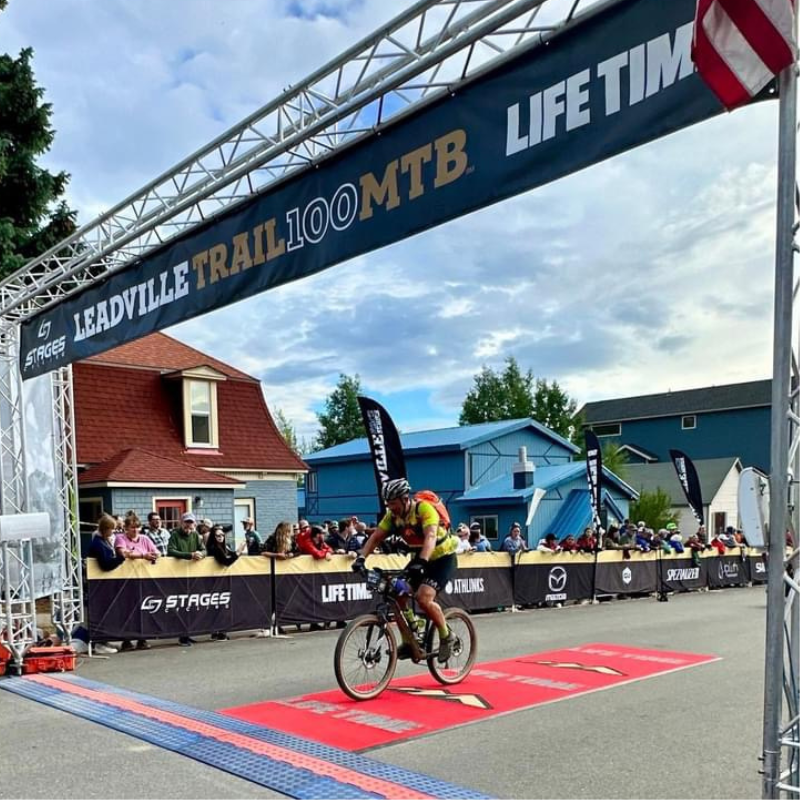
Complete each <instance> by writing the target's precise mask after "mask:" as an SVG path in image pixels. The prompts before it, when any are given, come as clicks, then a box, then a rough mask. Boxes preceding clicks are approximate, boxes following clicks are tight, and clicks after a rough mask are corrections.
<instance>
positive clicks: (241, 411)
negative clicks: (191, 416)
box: [73, 333, 307, 471]
mask: <svg viewBox="0 0 800 800" xmlns="http://www.w3.org/2000/svg"><path fill="white" fill-rule="evenodd" d="M137 352H138V353H140V354H142V356H143V358H142V360H143V361H145V362H146V363H145V364H137V365H134V364H132V363H131V361H132V359H133V357H134V355H135V354H136V353H137ZM200 364H206V365H208V366H210V367H213V368H214V369H216V370H218V371H219V372H222V373H223V374H225V375H226V376H228V379H227V380H224V381H218V382H217V383H216V386H217V409H218V417H219V449H218V450H212V451H202V450H200V449H193V450H189V451H187V450H186V447H185V445H184V438H183V405H182V394H181V381H180V380H168V379H165V378H164V377H162V375H163V374H165V373H169V372H173V371H175V370H180V369H189V368H191V367H196V366H198V365H200ZM73 389H74V394H75V427H76V438H77V449H78V452H77V461H78V463H79V464H89V465H94V464H100V463H102V462H105V461H108V460H109V459H111V458H112V457H114V456H115V455H117V454H118V453H119V452H120V450H125V449H130V448H135V449H140V450H146V451H148V452H149V453H153V454H155V455H158V456H160V457H163V458H172V459H176V460H178V461H181V462H184V463H188V464H191V465H194V466H195V467H210V468H218V469H245V470H253V471H266V470H275V471H297V470H306V469H307V467H306V465H305V464H304V463H303V461H302V460H301V459H300V458H299V457H298V456H297V455H296V454H295V453H294V452H293V451H292V450H291V449H290V448H289V447H288V445H287V444H286V442H285V441H284V439H283V437H282V436H281V434H280V432H279V431H278V429H277V428H276V427H275V423H274V422H273V420H272V416H271V415H270V413H269V410H268V409H267V404H266V402H265V401H264V396H263V394H262V393H261V384H260V383H259V382H258V381H257V380H256V379H255V378H251V377H250V376H249V375H245V374H244V373H243V372H239V371H238V370H235V369H233V368H232V367H229V366H228V365H227V364H224V363H222V362H221V361H218V360H216V359H214V358H211V357H210V356H206V355H205V354H203V353H201V352H200V351H198V350H194V349H193V348H191V347H187V346H186V345H184V344H181V343H180V342H178V341H177V340H175V339H172V338H171V337H169V336H165V335H164V334H163V333H155V334H152V335H150V336H146V337H145V338H143V339H140V340H138V341H136V342H131V343H129V344H125V345H122V346H121V347H117V348H115V349H114V350H110V351H108V352H106V353H103V354H102V355H99V356H92V357H91V358H88V359H85V360H84V361H78V362H77V363H75V364H74V365H73Z"/></svg>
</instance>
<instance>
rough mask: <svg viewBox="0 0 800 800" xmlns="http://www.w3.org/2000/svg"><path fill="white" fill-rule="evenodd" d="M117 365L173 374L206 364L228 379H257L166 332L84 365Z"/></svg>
mask: <svg viewBox="0 0 800 800" xmlns="http://www.w3.org/2000/svg"><path fill="white" fill-rule="evenodd" d="M87 362H88V363H90V364H114V365H115V366H123V367H149V368H151V369H158V370H161V371H166V372H171V371H173V370H178V369H190V368H191V367H199V366H201V365H207V366H209V367H213V368H214V369H216V370H219V371H220V372H221V373H222V374H223V375H227V376H228V377H229V378H240V379H242V380H246V381H255V382H256V383H258V381H257V380H256V378H253V377H252V376H251V375H248V374H247V373H246V372H241V371H240V370H238V369H235V368H234V367H231V366H229V365H228V364H226V363H225V362H224V361H219V360H217V359H216V358H212V357H211V356H209V355H206V354H205V353H201V352H200V351H199V350H195V349H194V348H193V347H189V345H187V344H183V342H179V341H178V340H177V339H173V338H172V337H171V336H167V334H166V333H151V334H150V335H149V336H145V337H144V338H142V339H137V340H136V341H135V342H128V343H127V344H121V345H120V346H119V347H115V348H114V349H113V350H106V352H105V353H100V354H99V355H96V356H89V357H88V358H86V359H84V361H83V362H81V363H87Z"/></svg>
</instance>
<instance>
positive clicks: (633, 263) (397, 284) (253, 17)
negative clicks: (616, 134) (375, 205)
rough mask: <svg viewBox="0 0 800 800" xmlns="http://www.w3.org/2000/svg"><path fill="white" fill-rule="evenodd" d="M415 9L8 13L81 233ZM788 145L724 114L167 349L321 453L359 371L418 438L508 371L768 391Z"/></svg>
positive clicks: (301, 284) (260, 4)
mask: <svg viewBox="0 0 800 800" xmlns="http://www.w3.org/2000/svg"><path fill="white" fill-rule="evenodd" d="M409 5H411V3H410V2H408V0H404V1H403V2H400V0H396V2H393V3H387V2H385V0H227V1H226V2H220V0H167V1H166V2H165V0H10V4H9V8H8V10H7V11H6V12H4V13H2V14H0V52H10V53H13V54H16V53H17V52H18V51H19V49H20V48H22V47H24V46H32V47H33V48H34V50H35V59H34V69H35V73H36V77H37V80H38V82H39V83H40V85H41V86H42V87H44V89H45V91H46V99H47V100H48V101H49V102H50V103H52V104H53V124H54V127H55V128H56V131H57V135H56V140H55V144H54V146H53V148H52V151H51V153H50V154H49V155H48V157H47V159H46V162H45V163H46V164H47V166H49V167H51V168H54V169H64V170H66V171H68V172H69V173H71V175H72V179H71V183H70V187H69V193H68V199H69V202H70V204H71V205H72V207H74V208H76V209H78V210H79V211H80V222H81V223H82V224H85V223H87V222H89V221H90V220H91V219H92V218H93V217H94V216H96V215H97V214H99V213H101V212H102V211H104V210H107V209H109V208H111V207H113V206H114V205H115V204H116V203H118V202H119V201H121V200H122V199H124V198H125V197H127V196H128V195H129V194H131V193H132V192H134V191H136V190H137V189H138V188H140V187H141V186H142V185H144V184H145V183H147V182H148V181H150V180H152V179H153V178H154V177H155V176H156V175H158V174H160V173H161V172H163V171H165V170H167V169H169V168H170V167H172V166H173V165H174V164H176V163H177V162H178V161H180V160H181V159H182V158H184V157H185V156H187V155H189V154H190V153H192V152H194V151H195V150H196V149H198V148H199V147H201V146H202V145H203V144H205V143H206V142H207V141H209V140H211V139H212V138H214V137H215V136H217V135H219V134H220V133H222V132H223V131H224V130H226V129H227V128H229V127H230V126H232V125H234V124H235V123H237V122H238V121H239V120H240V119H242V118H243V117H244V116H246V115H247V114H249V113H251V112H252V111H254V110H255V109H257V108H259V107H261V106H263V105H264V104H266V103H267V102H268V101H269V100H271V99H273V98H274V97H275V96H276V95H278V94H279V93H280V92H281V91H282V90H283V89H284V88H286V87H287V86H288V85H290V84H292V83H296V82H298V81H299V80H301V79H302V78H303V77H305V76H306V75H308V74H309V73H311V72H312V71H313V70H315V69H316V68H318V67H319V66H321V65H322V64H324V63H325V62H327V61H328V60H330V59H332V58H334V57H335V56H336V55H338V54H339V53H340V52H342V51H343V50H344V49H345V48H346V47H348V46H349V45H351V44H354V43H355V42H356V41H358V40H359V39H361V38H362V37H364V36H366V35H367V34H368V33H370V32H371V31H372V30H374V29H375V28H376V27H378V26H379V25H380V24H382V23H384V22H386V21H388V20H389V19H390V17H391V15H392V12H394V13H395V14H396V13H398V12H399V11H400V10H401V9H402V8H404V7H406V6H409ZM776 126H777V103H775V102H770V103H762V104H760V105H758V106H757V107H753V108H747V109H743V110H740V111H737V112H735V113H733V114H730V115H724V116H721V117H719V118H717V119H714V120H711V121H708V122H706V123H703V124H700V125H697V126H694V127H693V128H690V129H688V130H685V131H682V132H679V133H677V134H674V135H672V136H670V137H668V138H665V139H662V140H660V141H658V142H656V143H653V144H650V145H646V146H643V147H640V148H638V149H636V150H634V151H632V152H630V153H628V154H626V155H624V156H621V157H618V158H616V159H613V160H611V161H608V162H605V163H603V164H600V165H597V166H594V167H591V168H589V169H587V170H584V171H582V172H580V173H578V174H575V175H572V176H570V177H568V178H565V179H562V180H560V181H558V182H556V183H554V184H551V185H549V186H547V187H545V188H543V189H539V190H536V191H534V192H530V193H528V194H525V195H522V196H519V197H517V198H515V199H512V200H508V201H505V202H504V203H502V204H499V205H496V206H493V207H490V208H487V209H484V210H482V211H479V212H476V213H473V214H471V215H469V216H467V217H463V218H461V219H459V220H457V221H455V222H452V223H450V224H448V225H445V226H442V227H440V228H438V229H435V230H432V231H428V232H426V233H423V234H420V235H418V236H416V237H414V238H412V239H410V240H406V241H404V242H400V243H398V244H395V245H393V246H390V247H387V248H385V249H383V250H381V251H378V252H376V253H371V254H369V255H366V256H364V257H361V258H357V259H354V260H352V261H350V262H348V263H346V264H343V265H340V266H337V267H334V268H332V269H330V270H327V271H325V272H323V273H321V274H319V275H316V276H314V277H311V278H306V279H304V280H302V281H298V282H296V283H294V284H291V285H288V286H285V287H282V288H280V289H277V290H273V291H271V292H268V293H265V294H262V295H260V296H259V297H256V298H252V299H250V300H246V301H242V302H240V303H239V304H237V305H235V306H231V307H229V308H226V309H223V310H220V311H216V312H214V313H212V314H209V315H207V316H205V317H202V318H200V319H197V320H193V321H191V322H188V323H184V324H182V325H180V326H177V327H175V328H172V329H170V330H168V331H167V332H168V333H170V334H171V335H173V336H175V337H177V338H178V339H180V340H182V341H184V342H186V343H188V344H190V345H192V346H194V347H197V348H199V349H201V350H204V351H206V352H208V353H210V354H212V355H214V356H216V357H218V358H221V359H223V360H225V361H227V362H229V363H231V364H233V365H235V366H237V367H239V368H241V369H244V370H245V371H247V372H249V373H250V374H252V375H255V376H257V377H258V378H260V379H261V381H262V382H263V384H264V389H265V394H266V397H267V400H268V403H269V405H270V407H271V408H272V409H273V410H275V409H277V408H280V409H282V410H283V411H284V413H285V414H286V416H287V417H288V418H289V419H290V420H291V421H292V422H293V424H294V425H295V427H296V429H297V432H298V434H299V435H301V436H305V437H311V436H312V435H313V433H314V431H315V427H316V426H315V423H316V417H315V412H316V411H318V410H320V409H321V408H322V407H323V404H324V401H325V398H326V396H327V395H328V394H329V393H330V391H331V390H332V389H333V388H334V386H335V384H336V382H337V380H338V376H339V374H340V373H346V374H349V375H353V374H355V373H358V374H359V375H360V377H361V383H362V388H363V390H364V391H365V393H366V394H370V395H372V396H374V397H376V398H378V399H379V400H381V401H382V402H383V403H384V404H385V405H386V406H387V408H388V409H389V411H390V412H391V413H392V415H393V417H394V418H395V421H396V422H397V424H398V426H399V427H400V428H401V429H402V430H415V429H421V428H427V427H440V426H446V425H453V424H456V423H457V419H458V414H459V411H460V407H461V402H462V401H463V398H464V395H465V394H466V392H467V391H468V390H469V388H470V386H471V385H472V382H473V376H474V375H475V374H476V373H477V372H478V371H479V370H480V369H481V366H482V365H487V366H490V367H493V368H502V366H503V361H504V359H505V358H506V357H507V356H514V357H515V358H516V359H517V360H518V362H519V363H520V365H521V366H522V367H523V368H524V369H528V368H530V369H532V370H533V372H534V374H535V375H537V376H539V377H545V378H548V379H551V380H552V379H556V380H558V381H559V383H561V385H562V386H563V387H564V388H565V389H566V390H567V391H568V392H569V393H570V394H571V395H572V396H573V397H574V398H575V399H576V400H577V401H578V403H579V404H582V403H584V402H587V401H591V400H599V399H604V398H609V397H623V396H630V395H637V394H646V393H653V392H663V391H668V390H678V389H688V388H694V387H700V386H706V385H711V384H717V385H718V384H724V383H732V382H739V381H747V380H757V379H762V378H765V377H768V376H769V374H770V372H771V351H772V292H773V258H774V225H775V212H774V205H775V184H776V169H775V158H776V143H777V127H776ZM366 275H368V276H369V279H368V281H367V280H366V279H365V276H366Z"/></svg>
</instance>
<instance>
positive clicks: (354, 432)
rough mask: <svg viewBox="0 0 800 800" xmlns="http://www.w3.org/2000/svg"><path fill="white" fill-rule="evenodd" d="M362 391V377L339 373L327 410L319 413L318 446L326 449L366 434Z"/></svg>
mask: <svg viewBox="0 0 800 800" xmlns="http://www.w3.org/2000/svg"><path fill="white" fill-rule="evenodd" d="M360 393H361V379H360V378H359V377H358V375H356V376H355V377H354V378H351V377H349V376H347V375H342V374H340V375H339V382H338V383H337V384H336V388H335V389H334V390H333V391H332V392H331V393H330V394H329V395H328V398H327V399H326V401H325V411H324V412H322V413H318V414H317V419H318V420H319V424H320V432H319V433H318V434H317V439H316V442H315V444H316V448H317V449H318V450H324V449H325V448H327V447H334V446H335V445H337V444H342V443H344V442H349V441H351V440H352V439H360V438H361V437H362V436H364V435H365V432H364V421H363V419H362V418H361V410H360V409H359V407H358V395H359V394H360Z"/></svg>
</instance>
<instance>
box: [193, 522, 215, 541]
mask: <svg viewBox="0 0 800 800" xmlns="http://www.w3.org/2000/svg"><path fill="white" fill-rule="evenodd" d="M213 527H214V521H213V520H210V519H209V518H208V517H206V518H205V519H202V520H200V522H198V523H197V532H198V533H199V534H200V538H201V539H202V540H203V547H205V546H206V542H207V541H208V537H209V534H210V533H211V529H212V528H213Z"/></svg>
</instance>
